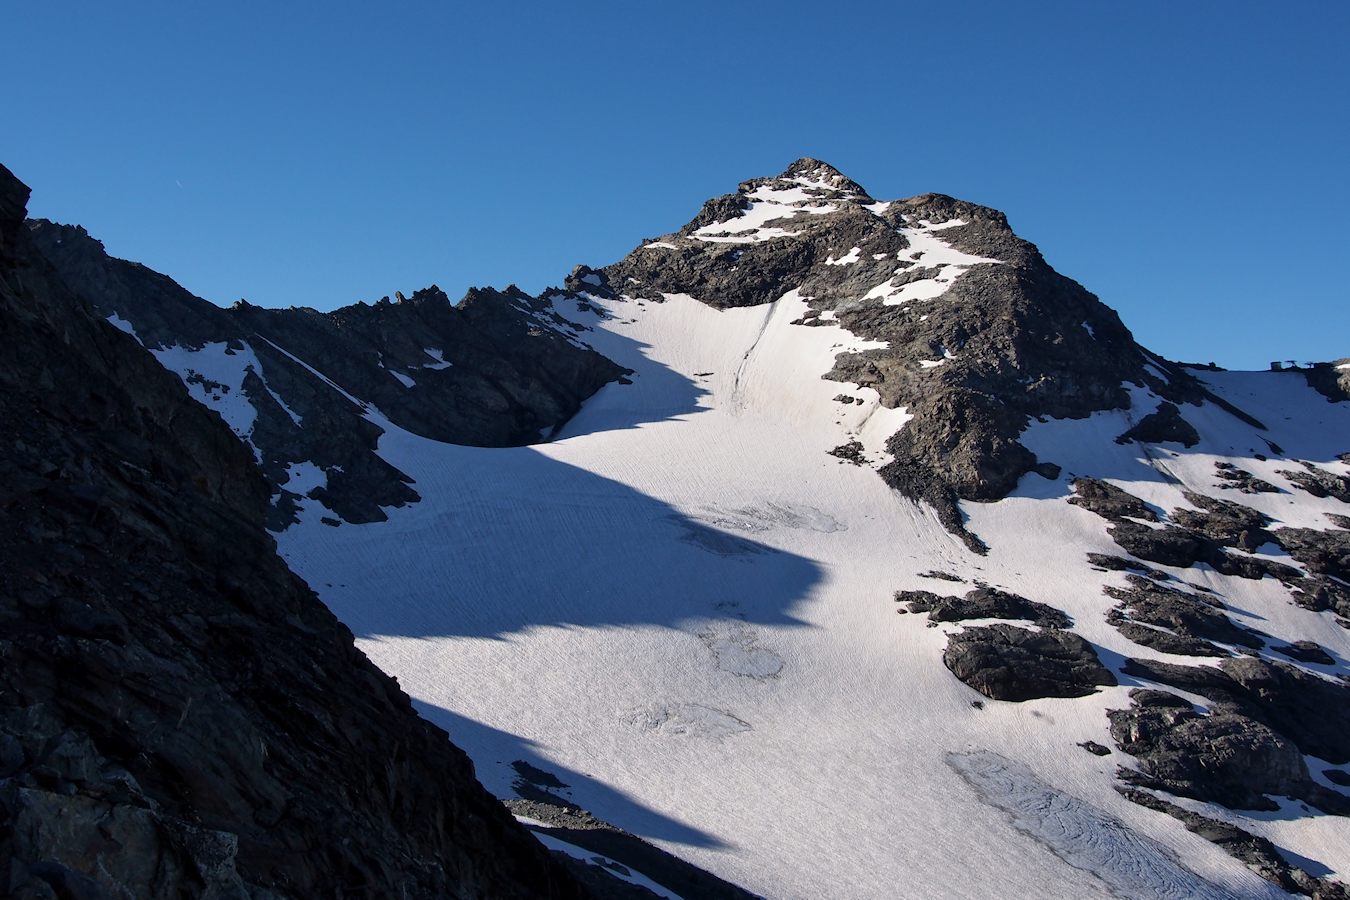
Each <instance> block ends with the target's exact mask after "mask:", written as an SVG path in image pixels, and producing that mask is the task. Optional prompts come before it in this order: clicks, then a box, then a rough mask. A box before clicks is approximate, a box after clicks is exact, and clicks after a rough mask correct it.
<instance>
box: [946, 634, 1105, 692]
mask: <svg viewBox="0 0 1350 900" xmlns="http://www.w3.org/2000/svg"><path fill="white" fill-rule="evenodd" d="M942 662H943V663H944V664H945V665H946V666H947V668H948V669H950V670H951V672H952V674H953V675H955V676H956V677H957V678H959V679H961V681H963V682H965V683H966V684H968V685H969V686H970V687H972V688H974V689H975V690H977V691H979V692H980V693H981V694H984V695H985V696H986V697H990V698H992V699H994V700H1033V699H1035V698H1037V697H1085V696H1087V695H1088V694H1093V693H1096V690H1097V687H1098V686H1102V685H1106V686H1109V685H1114V684H1115V683H1116V679H1115V676H1114V675H1112V674H1111V672H1110V671H1109V670H1108V669H1107V668H1106V667H1105V666H1103V665H1102V664H1101V661H1100V660H1099V659H1098V658H1097V652H1096V651H1095V650H1094V649H1093V648H1092V645H1091V644H1089V643H1088V642H1087V641H1085V640H1083V639H1082V638H1081V637H1079V636H1078V635H1076V634H1074V633H1073V632H1071V631H1059V630H1056V629H1047V630H1045V631H1030V630H1028V629H1025V628H1018V627H1016V626H1014V625H1003V624H997V625H984V626H976V627H973V628H966V629H964V630H963V631H958V632H956V633H955V634H953V635H951V636H950V637H949V638H948V639H947V649H946V650H945V651H944V652H943V654H942Z"/></svg>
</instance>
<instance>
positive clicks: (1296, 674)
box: [1122, 657, 1350, 811]
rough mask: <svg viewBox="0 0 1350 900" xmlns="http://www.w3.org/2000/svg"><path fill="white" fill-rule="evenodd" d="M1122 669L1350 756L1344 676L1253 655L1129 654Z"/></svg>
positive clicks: (1336, 755)
mask: <svg viewBox="0 0 1350 900" xmlns="http://www.w3.org/2000/svg"><path fill="white" fill-rule="evenodd" d="M1122 671H1123V672H1124V673H1125V674H1127V675H1133V676H1135V677H1137V678H1145V679H1148V680H1150V681H1154V682H1157V683H1159V684H1165V685H1169V686H1171V687H1174V688H1178V689H1180V690H1183V691H1189V692H1190V693H1193V694H1199V695H1200V696H1202V697H1207V698H1209V699H1210V700H1213V701H1214V702H1215V703H1216V704H1221V705H1224V706H1226V707H1229V708H1231V709H1233V710H1235V711H1237V712H1239V713H1240V714H1242V715H1244V716H1247V717H1248V718H1251V719H1254V720H1256V721H1258V722H1262V723H1264V724H1266V725H1268V726H1269V727H1270V728H1272V729H1273V730H1275V731H1277V732H1279V733H1280V734H1281V735H1283V736H1284V737H1287V738H1288V739H1289V740H1290V741H1292V742H1293V743H1294V744H1296V745H1297V746H1298V748H1299V749H1300V750H1302V751H1303V752H1304V753H1308V754H1311V755H1312V756H1316V757H1317V758H1319V759H1325V760H1327V761H1328V762H1330V763H1333V764H1335V765H1341V764H1344V763H1347V762H1350V685H1347V684H1346V683H1344V682H1341V681H1330V680H1327V679H1325V678H1322V677H1319V676H1317V675H1313V674H1311V673H1310V672H1307V671H1306V670H1304V669H1301V668H1299V667H1297V666H1292V665H1290V664H1288V663H1284V662H1276V661H1273V660H1266V659H1254V658H1251V657H1238V658H1235V659H1225V660H1223V661H1222V662H1220V663H1219V665H1218V667H1213V666H1178V665H1172V664H1170V663H1162V662H1154V661H1152V660H1142V659H1131V660H1129V661H1128V662H1127V664H1126V666H1125V668H1124V669H1123V670H1122ZM1328 811H1332V810H1328Z"/></svg>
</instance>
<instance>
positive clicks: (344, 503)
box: [29, 220, 625, 529]
mask: <svg viewBox="0 0 1350 900" xmlns="http://www.w3.org/2000/svg"><path fill="white" fill-rule="evenodd" d="M29 230H30V233H31V237H32V240H33V242H34V244H35V245H36V246H37V248H38V249H39V250H40V251H41V252H42V253H43V254H44V255H45V256H46V257H47V259H48V260H49V261H50V262H51V263H52V265H53V266H55V268H56V269H57V271H58V272H60V274H61V276H62V278H63V279H64V280H65V281H66V283H67V284H69V285H70V286H71V287H72V288H74V289H75V290H76V291H77V292H78V293H79V294H80V295H81V296H82V297H84V298H85V299H86V300H87V301H88V302H89V303H90V304H91V305H92V306H93V307H94V309H96V310H97V312H98V313H99V315H100V316H101V317H103V318H109V319H111V320H112V321H114V322H115V323H117V324H118V325H119V327H121V328H123V329H124V330H127V331H130V332H131V333H132V334H134V335H135V336H136V338H137V339H138V340H139V341H140V342H141V343H142V344H143V345H144V346H146V347H147V348H149V349H150V350H151V351H152V352H153V353H154V354H155V356H156V357H157V358H158V359H159V360H160V361H161V362H162V363H163V364H164V365H165V366H166V367H168V368H169V369H171V370H173V371H175V372H177V373H178V374H179V375H180V377H182V378H183V379H184V380H185V381H186V382H188V386H189V388H190V389H191V390H192V391H193V394H194V396H196V398H197V399H198V400H200V401H202V402H203V403H205V404H206V405H208V406H211V407H213V408H215V409H217V410H218V411H220V412H221V413H222V414H223V415H224V416H225V417H226V419H227V421H229V422H230V424H231V425H232V426H233V427H234V428H235V431H236V434H238V435H239V436H240V437H241V438H243V439H244V440H246V441H247V442H248V443H250V444H251V445H252V446H253V447H254V449H255V451H256V454H257V457H258V462H259V464H260V466H261V468H262V471H263V474H264V475H265V476H266V478H267V479H268V481H269V482H270V483H271V485H272V487H273V492H274V494H275V499H274V502H273V511H272V514H271V518H270V523H271V526H272V527H273V528H274V529H279V528H282V527H285V526H286V525H287V524H290V523H291V522H293V521H294V517H295V512H296V505H297V503H298V502H299V501H300V500H301V499H302V498H303V497H309V498H312V499H314V500H317V501H319V502H320V503H322V504H323V505H324V506H325V507H326V508H327V509H328V511H329V512H330V513H331V519H332V523H333V524H338V523H339V522H340V521H346V522H352V523H362V522H372V521H382V520H383V519H384V518H385V513H384V512H383V510H382V508H383V507H390V506H400V505H403V504H405V503H410V502H415V501H416V500H417V499H418V495H417V492H416V488H415V487H413V486H412V485H410V484H409V479H408V477H407V476H406V475H404V474H403V473H401V472H399V471H398V470H396V469H394V468H393V467H392V466H390V465H389V464H388V463H386V462H385V461H384V460H383V459H381V458H380V457H379V455H378V454H377V453H376V452H375V448H376V446H377V445H378V442H379V438H380V435H381V434H382V433H383V431H384V429H383V428H382V427H381V425H380V424H379V420H380V417H383V418H385V419H387V420H388V421H389V422H391V423H393V424H395V425H397V426H399V427H401V428H404V429H406V430H408V431H411V432H413V433H414V434H419V435H422V436H424V437H429V438H432V439H434V440H440V441H447V442H450V443H457V444H468V445H472V446H483V447H505V446H516V445H521V444H528V443H534V442H537V441H540V440H543V439H544V438H546V437H547V436H548V435H549V434H550V433H552V432H553V431H554V430H555V429H557V428H558V427H559V426H560V425H562V424H563V423H564V422H566V421H567V420H568V419H569V418H571V417H572V416H573V415H574V414H575V413H576V411H577V410H578V409H579V408H580V407H581V403H582V401H584V400H585V399H586V398H587V397H589V396H590V395H591V394H592V393H594V392H595V391H596V390H597V389H598V388H599V387H601V386H602V385H604V384H606V383H608V382H610V381H612V380H614V379H617V378H620V377H622V376H623V375H624V374H625V370H623V369H621V368H620V367H618V366H616V365H615V364H614V363H612V362H610V361H609V360H607V359H605V358H604V357H603V356H600V355H599V354H598V353H595V352H594V351H592V350H590V349H589V348H587V347H585V346H584V345H582V344H581V343H580V342H579V341H578V340H577V337H578V332H577V330H576V328H575V327H574V326H572V325H571V324H570V323H567V322H565V321H563V320H561V319H560V318H558V317H557V316H555V315H553V314H551V312H550V311H549V310H548V309H547V305H546V304H545V303H544V302H543V301H541V300H538V299H536V298H532V297H529V296H528V295H526V294H524V293H523V292H521V291H519V290H517V289H515V288H514V287H511V288H507V289H506V290H504V291H496V290H491V289H474V290H471V291H469V293H468V294H467V295H466V296H465V297H464V298H463V299H462V300H461V301H460V302H459V303H458V304H454V303H452V302H451V301H450V299H449V298H448V297H447V296H446V295H445V293H444V292H443V291H441V290H440V288H438V287H436V286H434V285H433V286H432V287H429V288H426V289H424V290H421V291H417V292H414V293H413V295H412V296H411V297H406V298H405V297H403V296H402V295H401V294H400V295H398V297H397V299H396V300H393V301H391V300H389V298H387V297H386V298H382V299H381V300H379V301H377V302H376V303H374V304H362V303H358V304H354V305H351V306H345V307H342V308H340V309H337V310H334V311H332V312H328V313H321V312H317V311H315V310H313V309H307V308H296V307H292V308H290V309H264V308H262V307H258V306H254V305H252V304H249V303H247V302H245V301H239V302H238V303H236V304H234V305H233V306H232V307H230V308H228V309H222V308H220V307H218V306H216V305H214V304H212V303H209V302H208V301H206V300H202V299H201V298H199V297H196V296H193V295H192V294H191V293H189V292H188V291H186V290H185V289H183V288H182V287H181V286H179V285H178V284H176V283H175V282H174V281H173V280H171V279H169V278H168V277H166V276H164V275H161V274H159V273H157V272H154V271H152V270H150V269H148V268H146V267H145V266H142V265H140V264H138V263H132V262H127V261H125V260H119V259H115V258H113V257H110V256H108V255H107V253H105V252H104V249H103V245H102V244H101V243H99V242H98V241H97V240H95V239H94V238H92V237H90V236H89V235H88V233H87V232H85V230H84V229H83V228H80V227H78V226H64V225H56V224H53V223H51V222H47V221H44V220H36V221H32V222H30V223H29ZM372 413H375V414H374V415H372Z"/></svg>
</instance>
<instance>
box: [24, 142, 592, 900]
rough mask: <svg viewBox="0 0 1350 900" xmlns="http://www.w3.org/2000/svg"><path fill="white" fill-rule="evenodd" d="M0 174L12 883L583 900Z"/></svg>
mask: <svg viewBox="0 0 1350 900" xmlns="http://www.w3.org/2000/svg"><path fill="white" fill-rule="evenodd" d="M27 195H28V190H27V188H26V187H24V186H23V185H22V184H21V183H20V182H19V181H18V180H17V179H15V178H14V176H13V175H12V174H11V173H10V172H9V171H8V170H6V169H4V168H3V167H0V446H3V447H4V453H3V454H0V592H2V596H3V600H0V658H2V659H3V660H4V665H3V666H2V667H0V893H4V894H6V895H8V896H21V897H52V896H80V897H99V896H140V897H149V896H210V897H273V896H276V897H301V896H304V897H316V896H348V897H351V896H380V897H418V896H453V897H470V896H492V897H577V896H581V895H582V890H581V889H580V888H579V887H578V886H577V885H576V884H575V883H574V882H573V880H572V878H571V876H570V875H568V873H567V872H566V871H564V870H562V869H560V868H559V866H558V865H557V864H556V863H555V862H554V861H553V860H552V858H551V857H550V856H549V855H548V854H547V853H546V852H545V851H544V850H543V849H542V848H541V847H540V846H539V845H538V844H537V843H536V842H535V841H534V840H533V839H531V838H530V837H529V836H528V835H527V833H526V832H525V831H524V830H523V829H521V828H520V827H519V826H517V825H516V823H515V822H514V821H513V820H512V819H511V817H510V816H509V815H508V814H507V813H506V812H505V811H504V810H503V809H502V807H501V806H500V804H498V803H497V802H496V801H495V800H494V799H493V798H492V797H490V796H489V795H488V794H487V793H486V792H485V791H484V790H483V789H482V788H481V787H480V786H479V784H478V783H477V782H476V781H475V779H474V773H473V767H472V764H471V763H470V762H469V760H468V758H467V757H466V756H465V755H464V754H463V753H461V752H460V751H459V750H458V749H456V748H455V747H454V746H453V745H452V744H451V743H450V742H449V740H448V739H447V736H446V735H445V733H444V732H442V731H441V730H439V729H438V728H436V727H434V726H432V725H430V724H429V723H427V722H426V721H424V720H423V719H421V718H419V717H418V716H417V714H416V713H415V712H414V711H413V709H412V707H411V705H410V702H409V699H408V697H407V696H406V695H405V694H403V693H402V692H401V691H400V690H399V688H398V687H397V685H396V684H395V683H394V682H393V681H392V680H391V679H390V678H388V677H387V676H385V675H383V674H382V673H380V672H379V671H378V670H377V669H376V668H375V667H374V666H373V665H372V664H371V663H370V662H369V661H368V660H367V659H366V658H365V657H364V656H363V655H362V654H361V653H360V652H359V651H357V650H356V649H355V647H354V646H353V643H352V636H351V633H350V632H349V631H348V630H347V629H346V628H345V627H344V626H342V625H341V624H340V623H338V621H337V620H336V619H335V618H334V617H333V616H332V614H331V613H329V611H328V610H327V609H326V608H325V607H324V606H323V604H322V603H320V602H319V600H318V599H317V598H316V597H315V596H314V594H313V593H312V592H311V591H310V590H309V588H308V587H307V586H306V585H305V584H304V583H303V582H302V581H301V580H300V579H299V578H297V577H296V576H295V575H293V574H292V573H291V572H290V571H289V570H288V569H287V568H286V566H285V565H284V564H283V562H282V561H281V560H280V558H279V557H278V556H277V555H276V552H275V545H274V543H273V541H272V540H271V538H270V537H269V536H268V535H267V533H266V532H265V531H264V518H265V516H266V514H267V510H268V504H269V496H270V493H271V492H270V490H269V486H268V484H267V483H266V481H265V480H264V478H263V477H262V476H261V475H260V474H259V471H258V468H257V466H256V464H255V460H254V457H253V454H252V453H250V451H249V449H247V448H246V447H245V446H244V445H243V444H241V443H240V442H239V441H238V440H236V438H235V437H234V436H233V435H232V434H231V433H230V431H229V429H228V428H227V427H226V426H225V424H223V423H222V422H221V420H220V419H219V417H217V416H216V415H215V414H214V413H212V412H210V411H209V410H207V409H206V408H204V407H202V406H201V405H199V404H198V403H197V402H195V401H194V400H193V399H191V398H190V396H189V393H188V391H187V390H185V389H184V385H183V383H182V382H180V381H179V379H178V378H177V377H175V376H174V375H173V374H171V373H170V372H168V371H165V369H163V368H162V367H161V366H160V365H158V364H157V363H156V362H155V360H154V359H153V358H152V357H151V355H150V354H149V353H147V352H146V351H145V350H144V349H143V348H142V347H141V345H140V344H138V343H137V341H136V340H134V339H133V338H132V337H130V336H128V335H126V334H123V333H121V332H119V331H118V330H117V329H116V328H113V327H112V326H110V325H108V324H106V323H104V322H102V321H99V320H98V318H96V317H95V315H94V314H93V313H92V312H91V310H89V309H88V308H86V307H85V306H84V305H83V302H82V301H81V300H80V299H78V298H77V297H76V296H75V295H74V294H73V293H72V292H71V291H70V289H68V288H67V286H66V285H65V284H64V283H63V282H62V280H61V279H60V278H59V277H57V276H56V274H55V272H54V271H53V269H52V268H51V267H50V265H49V264H48V263H47V262H46V261H45V260H44V259H42V258H41V257H40V255H39V254H38V253H37V252H36V250H35V248H34V247H33V246H32V244H31V239H30V237H29V234H28V229H26V228H25V227H23V214H24V207H25V203H26V199H27Z"/></svg>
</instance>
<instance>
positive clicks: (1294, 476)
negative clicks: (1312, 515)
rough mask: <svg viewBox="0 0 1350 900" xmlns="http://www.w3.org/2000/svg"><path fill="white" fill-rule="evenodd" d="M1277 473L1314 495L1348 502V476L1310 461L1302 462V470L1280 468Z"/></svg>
mask: <svg viewBox="0 0 1350 900" xmlns="http://www.w3.org/2000/svg"><path fill="white" fill-rule="evenodd" d="M1277 474H1279V475H1283V476H1284V477H1285V478H1288V479H1289V480H1290V481H1291V482H1293V483H1294V484H1295V485H1297V486H1298V487H1300V488H1302V489H1303V490H1305V491H1307V492H1308V493H1309V494H1312V495H1313V496H1314V497H1335V498H1336V499H1337V500H1340V501H1341V502H1342V503H1350V478H1347V477H1346V476H1344V475H1337V474H1335V473H1334V472H1328V471H1327V470H1326V469H1319V468H1317V467H1316V466H1314V465H1313V464H1312V463H1304V471H1302V472H1290V471H1288V470H1286V469H1281V470H1279V471H1278V473H1277Z"/></svg>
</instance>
